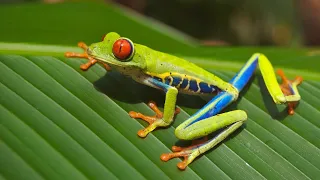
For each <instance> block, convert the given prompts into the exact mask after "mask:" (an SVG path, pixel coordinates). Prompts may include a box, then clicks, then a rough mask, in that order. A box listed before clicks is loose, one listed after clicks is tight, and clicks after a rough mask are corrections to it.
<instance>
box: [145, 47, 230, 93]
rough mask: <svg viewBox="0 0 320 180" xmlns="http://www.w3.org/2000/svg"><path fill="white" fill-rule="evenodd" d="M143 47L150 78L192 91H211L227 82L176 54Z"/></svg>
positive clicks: (185, 91) (226, 85) (226, 84)
mask: <svg viewBox="0 0 320 180" xmlns="http://www.w3.org/2000/svg"><path fill="white" fill-rule="evenodd" d="M143 48H146V49H145V51H144V52H145V54H144V56H145V58H146V62H147V69H146V72H145V73H146V74H149V75H150V76H152V78H154V79H156V80H158V81H161V82H163V83H166V84H168V85H170V86H174V87H176V88H178V89H179V91H181V92H184V93H188V94H194V93H196V94H197V93H205V94H207V93H213V92H215V91H216V90H217V89H225V88H228V87H229V84H228V83H226V82H224V81H223V80H222V79H220V78H219V77H217V76H215V75H214V74H212V73H210V72H208V71H206V70H205V69H203V68H201V67H199V66H197V65H195V64H193V63H191V62H189V61H187V60H185V59H182V58H179V57H177V56H173V55H170V54H166V53H163V52H159V51H155V50H152V49H150V48H148V47H145V46H144V47H143Z"/></svg>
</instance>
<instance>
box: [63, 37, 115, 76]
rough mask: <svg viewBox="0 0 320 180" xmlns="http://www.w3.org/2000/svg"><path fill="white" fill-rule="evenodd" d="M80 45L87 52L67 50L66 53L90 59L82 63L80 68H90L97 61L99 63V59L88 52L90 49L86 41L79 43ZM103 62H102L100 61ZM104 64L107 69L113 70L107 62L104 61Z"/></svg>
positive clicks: (66, 54)
mask: <svg viewBox="0 0 320 180" xmlns="http://www.w3.org/2000/svg"><path fill="white" fill-rule="evenodd" d="M78 47H80V48H82V49H83V50H84V51H85V52H84V53H75V52H66V53H65V54H64V55H65V56H66V57H79V58H86V59H88V60H89V61H88V62H87V63H85V64H81V65H80V68H81V69H82V70H83V71H86V70H88V69H89V68H90V67H91V66H92V65H94V64H95V63H97V62H98V61H97V60H96V59H94V58H93V57H91V56H89V55H88V53H87V52H86V51H87V49H88V46H87V45H86V44H85V43H84V42H79V43H78ZM100 63H102V62H100ZM102 64H103V66H104V67H105V68H106V70H107V71H110V70H111V67H110V66H109V65H108V64H106V63H102Z"/></svg>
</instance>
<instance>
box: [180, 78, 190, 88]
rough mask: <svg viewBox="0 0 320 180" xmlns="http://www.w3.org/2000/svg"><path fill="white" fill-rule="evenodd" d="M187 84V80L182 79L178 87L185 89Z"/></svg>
mask: <svg viewBox="0 0 320 180" xmlns="http://www.w3.org/2000/svg"><path fill="white" fill-rule="evenodd" d="M188 83H189V81H188V79H183V81H182V83H181V85H180V88H185V87H187V86H188Z"/></svg>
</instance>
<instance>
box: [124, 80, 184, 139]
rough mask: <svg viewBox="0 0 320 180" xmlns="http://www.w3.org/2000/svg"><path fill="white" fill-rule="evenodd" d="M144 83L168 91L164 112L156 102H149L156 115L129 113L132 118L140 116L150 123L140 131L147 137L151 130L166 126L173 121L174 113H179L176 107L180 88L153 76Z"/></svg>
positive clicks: (141, 135)
mask: <svg viewBox="0 0 320 180" xmlns="http://www.w3.org/2000/svg"><path fill="white" fill-rule="evenodd" d="M144 84H146V85H149V86H152V87H154V88H157V89H161V90H163V91H165V92H166V98H165V103H164V112H163V113H162V112H161V111H160V110H159V109H158V107H157V106H156V104H155V103H154V102H152V101H151V102H149V103H148V106H149V107H150V108H151V109H152V110H153V111H154V112H155V113H156V115H155V116H146V115H143V114H141V113H138V112H134V111H130V112H129V115H130V117H132V118H140V119H143V120H145V121H147V122H148V123H149V126H148V127H146V128H145V129H142V130H140V131H138V135H139V136H140V137H146V136H147V135H148V134H149V133H150V132H151V131H153V130H154V129H156V128H157V127H166V126H169V125H170V124H171V122H172V121H173V118H174V115H175V114H177V113H179V112H180V110H179V109H178V108H175V105H176V100H177V94H178V90H177V88H175V87H172V86H169V85H167V84H164V83H162V82H159V81H157V80H155V79H152V78H147V79H146V80H145V81H144Z"/></svg>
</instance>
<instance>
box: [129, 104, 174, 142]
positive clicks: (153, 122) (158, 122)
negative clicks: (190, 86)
mask: <svg viewBox="0 0 320 180" xmlns="http://www.w3.org/2000/svg"><path fill="white" fill-rule="evenodd" d="M148 106H149V107H150V108H151V109H152V110H153V111H154V112H155V113H156V115H154V116H146V115H143V114H141V113H138V112H134V111H130V112H129V116H130V117H132V118H140V119H142V120H144V121H146V122H148V123H149V126H148V127H147V128H145V129H142V130H139V131H138V136H140V137H146V136H147V135H148V133H149V132H151V131H153V130H154V129H155V128H156V127H157V126H162V124H163V123H164V122H163V120H162V117H163V113H162V112H161V111H160V110H159V109H158V107H157V105H156V103H155V102H153V101H150V102H149V103H148ZM179 112H180V109H179V108H176V110H175V115H176V114H178V113H179Z"/></svg>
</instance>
